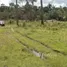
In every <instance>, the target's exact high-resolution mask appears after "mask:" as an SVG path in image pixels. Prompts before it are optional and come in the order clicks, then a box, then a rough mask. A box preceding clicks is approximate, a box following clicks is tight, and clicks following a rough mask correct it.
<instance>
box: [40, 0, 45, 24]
mask: <svg viewBox="0 0 67 67" xmlns="http://www.w3.org/2000/svg"><path fill="white" fill-rule="evenodd" d="M40 1H41V2H40V3H41V24H42V25H44V21H43V1H42V0H40Z"/></svg>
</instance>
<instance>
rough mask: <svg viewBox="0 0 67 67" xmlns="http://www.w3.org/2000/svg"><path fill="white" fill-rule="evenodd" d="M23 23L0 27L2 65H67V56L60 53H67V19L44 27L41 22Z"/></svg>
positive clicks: (0, 64)
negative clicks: (42, 57)
mask: <svg viewBox="0 0 67 67" xmlns="http://www.w3.org/2000/svg"><path fill="white" fill-rule="evenodd" d="M21 25H22V26H21V27H17V26H16V25H13V24H11V25H9V24H8V25H6V26H5V27H0V67H67V55H64V54H62V53H60V52H63V53H65V54H67V22H56V23H55V22H54V23H52V22H50V23H45V25H44V26H41V25H40V22H39V23H37V22H35V23H34V22H27V23H26V26H25V27H23V24H22V23H21ZM16 31H18V32H20V33H21V34H19V33H17V32H16ZM25 35H26V36H28V37H30V38H32V39H33V40H32V39H30V38H27V37H26V36H25ZM16 38H17V39H18V40H20V41H21V42H23V43H24V44H26V45H27V46H28V47H29V49H34V50H37V51H38V52H42V53H43V54H44V56H45V57H47V59H46V58H45V57H44V59H41V58H39V57H37V56H36V55H34V54H33V53H32V52H30V51H29V50H27V49H26V47H25V46H24V45H23V44H21V43H20V42H19V41H18V40H17V39H16ZM35 40H36V41H35ZM40 42H42V43H43V44H44V45H42V44H41V43H40ZM45 45H47V46H48V47H46V46H45ZM53 50H57V51H59V53H58V52H55V51H53Z"/></svg>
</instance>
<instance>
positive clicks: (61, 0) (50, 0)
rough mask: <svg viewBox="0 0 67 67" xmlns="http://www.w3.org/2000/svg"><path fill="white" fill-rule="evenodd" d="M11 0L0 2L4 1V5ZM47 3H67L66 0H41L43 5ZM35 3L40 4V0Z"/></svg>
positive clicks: (56, 4)
mask: <svg viewBox="0 0 67 67" xmlns="http://www.w3.org/2000/svg"><path fill="white" fill-rule="evenodd" d="M10 1H11V0H0V4H1V3H4V4H5V5H9V2H10ZM48 3H52V4H53V5H55V6H57V7H58V6H60V5H61V6H66V5H67V0H43V4H44V6H45V5H47V4H48ZM35 5H38V6H39V5H40V0H37V3H35Z"/></svg>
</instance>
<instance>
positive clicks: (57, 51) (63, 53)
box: [15, 31, 67, 56]
mask: <svg viewBox="0 0 67 67" xmlns="http://www.w3.org/2000/svg"><path fill="white" fill-rule="evenodd" d="M15 32H17V33H19V34H20V35H22V36H24V37H27V38H28V39H30V40H33V41H35V42H38V43H40V44H41V45H43V46H45V47H47V48H49V49H51V50H52V51H54V52H56V53H60V54H62V55H65V56H66V55H67V54H66V53H65V52H62V51H59V50H55V49H53V48H51V47H50V46H48V45H46V44H44V43H43V42H40V41H38V40H35V39H33V38H31V37H29V36H27V35H23V34H22V33H20V32H18V31H15Z"/></svg>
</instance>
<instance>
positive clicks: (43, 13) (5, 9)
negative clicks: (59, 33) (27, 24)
mask: <svg viewBox="0 0 67 67" xmlns="http://www.w3.org/2000/svg"><path fill="white" fill-rule="evenodd" d="M36 1H37V0H24V2H25V5H23V6H20V5H19V4H20V3H19V4H18V1H17V0H16V1H15V3H14V2H11V3H9V6H6V5H4V4H1V6H0V19H4V20H7V19H16V22H17V25H18V20H26V21H35V20H36V21H37V20H41V24H44V21H46V20H59V21H67V7H66V6H65V7H61V6H60V7H55V6H53V5H52V4H50V3H49V4H48V5H47V6H45V7H44V6H43V2H42V0H40V3H41V6H39V7H38V6H35V5H34V2H36ZM20 2H22V1H21V0H20Z"/></svg>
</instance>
